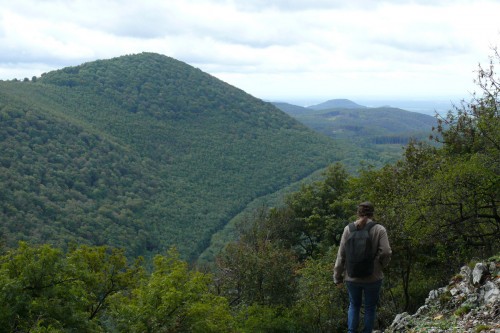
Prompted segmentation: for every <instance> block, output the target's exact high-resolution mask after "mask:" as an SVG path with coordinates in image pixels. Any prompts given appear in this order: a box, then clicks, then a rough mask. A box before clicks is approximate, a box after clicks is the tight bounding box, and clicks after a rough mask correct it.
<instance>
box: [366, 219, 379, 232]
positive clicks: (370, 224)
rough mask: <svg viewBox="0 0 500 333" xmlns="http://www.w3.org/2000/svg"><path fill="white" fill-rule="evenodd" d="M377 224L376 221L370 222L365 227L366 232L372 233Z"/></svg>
mask: <svg viewBox="0 0 500 333" xmlns="http://www.w3.org/2000/svg"><path fill="white" fill-rule="evenodd" d="M375 224H377V222H375V221H370V222H368V223H367V224H366V225H365V229H366V231H368V232H370V229H371V228H373V227H374V226H375Z"/></svg>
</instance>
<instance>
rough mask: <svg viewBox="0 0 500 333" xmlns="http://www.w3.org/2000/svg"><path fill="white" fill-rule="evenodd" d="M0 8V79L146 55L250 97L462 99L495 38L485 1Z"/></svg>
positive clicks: (186, 0)
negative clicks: (178, 63)
mask: <svg viewBox="0 0 500 333" xmlns="http://www.w3.org/2000/svg"><path fill="white" fill-rule="evenodd" d="M0 6H1V8H2V10H1V11H0V45H2V52H0V79H10V78H13V77H17V78H22V77H31V76H32V75H39V74H41V73H42V72H45V71H47V70H51V69H56V68H62V67H65V66H69V65H78V64H80V63H82V62H86V61H92V60H96V59H102V58H110V57H114V56H119V55H123V54H131V53H139V52H143V51H149V52H158V53H162V54H166V55H168V56H172V57H174V58H177V59H179V60H182V61H185V62H187V63H189V64H192V65H194V66H196V67H199V68H201V69H202V70H204V71H207V72H209V73H211V74H213V75H215V76H217V77H219V78H221V79H223V80H225V81H227V82H229V83H231V84H233V85H236V86H238V87H239V88H241V89H243V90H246V91H248V92H249V93H251V94H253V95H255V96H258V97H261V98H273V96H275V97H276V98H283V97H286V96H297V95H298V94H301V95H303V96H319V97H321V98H334V97H348V96H354V95H363V94H365V95H370V96H374V95H385V96H389V95H393V96H394V95H400V96H403V95H404V96H413V95H419V96H430V95H446V94H460V93H464V94H466V93H467V92H468V91H469V90H470V89H471V87H472V85H471V83H472V79H473V73H472V71H473V70H474V69H475V68H476V66H477V63H478V62H485V61H486V60H487V56H488V55H489V54H490V53H491V52H490V47H491V46H494V45H496V44H497V43H498V41H499V40H500V38H499V37H500V23H499V21H498V20H497V17H496V16H497V13H499V12H500V3H499V2H498V1H494V0H491V1H487V0H480V1H473V0H470V1H467V0H464V1H451V0H448V1H447V0H442V1H430V0H413V1H410V0H400V1H377V2H374V1H371V0H370V1H368V0H364V1H340V0H308V1H306V0H287V1H285V0H269V1H268V0H266V1H264V0H253V1H243V0H170V1H160V0H157V1H156V0H145V1H132V0H74V1H69V0H38V1H37V0H17V1H10V0H0ZM29 71H31V73H30V72H29Z"/></svg>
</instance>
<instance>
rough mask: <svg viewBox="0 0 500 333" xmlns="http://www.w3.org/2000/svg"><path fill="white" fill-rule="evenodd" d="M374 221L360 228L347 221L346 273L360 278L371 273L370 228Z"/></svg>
mask: <svg viewBox="0 0 500 333" xmlns="http://www.w3.org/2000/svg"><path fill="white" fill-rule="evenodd" d="M375 224H376V223H375V222H373V221H370V222H368V223H367V224H366V225H365V227H364V228H363V229H361V230H358V229H357V228H356V225H355V224H354V223H349V231H350V234H349V237H348V238H347V241H346V244H345V253H346V264H347V274H349V276H350V277H354V278H361V277H367V276H370V275H372V273H373V266H374V259H375V255H374V254H373V253H372V252H373V250H372V239H371V237H370V229H371V228H372V227H373V226H374V225H375Z"/></svg>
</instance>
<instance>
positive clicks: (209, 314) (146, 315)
mask: <svg viewBox="0 0 500 333" xmlns="http://www.w3.org/2000/svg"><path fill="white" fill-rule="evenodd" d="M210 284H211V278H210V276H209V275H206V274H203V273H200V272H194V271H190V270H189V269H188V266H187V263H186V262H183V261H181V260H179V258H178V253H177V252H176V251H175V250H170V251H169V253H168V255H167V256H160V255H157V256H156V257H155V259H154V271H153V273H152V274H151V277H150V278H149V279H146V280H144V281H143V283H142V284H141V285H140V286H139V287H138V288H137V289H134V290H132V292H131V293H130V294H129V295H117V296H116V297H115V298H114V305H113V309H112V317H113V318H114V319H115V321H116V327H117V329H118V330H119V331H124V332H200V333H201V332H231V331H232V329H233V326H234V321H233V318H232V317H231V314H230V311H229V305H228V302H227V300H226V299H224V298H223V297H220V296H216V295H214V294H213V293H212V292H211V291H210Z"/></svg>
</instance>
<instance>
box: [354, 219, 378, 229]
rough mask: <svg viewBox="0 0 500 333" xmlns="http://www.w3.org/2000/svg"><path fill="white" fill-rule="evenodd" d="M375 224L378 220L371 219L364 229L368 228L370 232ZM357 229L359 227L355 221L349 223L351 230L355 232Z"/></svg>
mask: <svg viewBox="0 0 500 333" xmlns="http://www.w3.org/2000/svg"><path fill="white" fill-rule="evenodd" d="M375 224H377V222H375V221H370V222H368V223H367V224H366V225H365V227H364V228H363V229H366V231H368V232H370V229H371V228H373V227H374V226H375ZM363 229H361V230H363ZM356 230H358V229H357V228H356V225H355V224H354V222H351V223H349V231H350V232H353V231H356Z"/></svg>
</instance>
